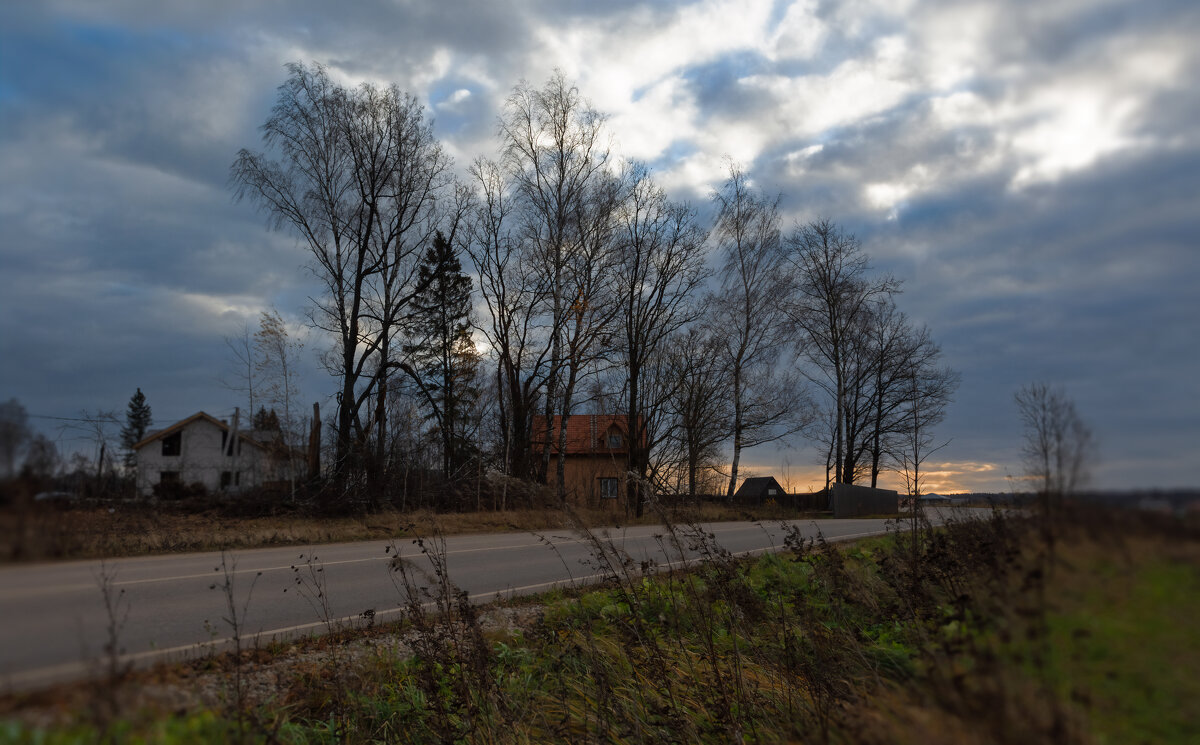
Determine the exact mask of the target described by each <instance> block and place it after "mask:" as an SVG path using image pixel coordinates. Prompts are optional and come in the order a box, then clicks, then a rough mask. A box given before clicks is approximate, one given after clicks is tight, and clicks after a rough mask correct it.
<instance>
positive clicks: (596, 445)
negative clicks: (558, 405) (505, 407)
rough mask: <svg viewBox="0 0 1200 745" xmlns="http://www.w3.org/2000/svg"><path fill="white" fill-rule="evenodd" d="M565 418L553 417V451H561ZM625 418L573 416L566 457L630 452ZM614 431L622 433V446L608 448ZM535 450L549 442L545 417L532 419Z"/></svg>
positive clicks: (613, 416)
mask: <svg viewBox="0 0 1200 745" xmlns="http://www.w3.org/2000/svg"><path fill="white" fill-rule="evenodd" d="M561 421H562V417H557V416H556V417H554V427H553V429H552V432H551V435H550V452H552V453H557V452H558V434H559V429H560V428H561V426H562V425H561V424H560V422H561ZM625 423H626V422H625V416H624V415H621V414H573V415H572V416H571V417H569V418H568V419H567V455H591V454H606V453H624V452H626V451H627V450H628V447H629V446H628V438H627V437H626V436H625ZM613 429H615V430H616V431H617V432H619V433H620V434H621V446H620V447H618V448H610V447H609V446H608V433H609V432H610V431H612V430H613ZM530 439H531V440H532V441H533V447H534V449H538V450H540V449H541V446H542V444H543V443H544V442H545V441H546V417H544V416H535V417H534V418H533V432H532V437H531V438H530Z"/></svg>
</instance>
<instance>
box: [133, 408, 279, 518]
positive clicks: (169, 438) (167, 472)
mask: <svg viewBox="0 0 1200 745" xmlns="http://www.w3.org/2000/svg"><path fill="white" fill-rule="evenodd" d="M256 434H260V433H253V432H239V433H238V435H237V437H233V429H232V428H231V427H230V426H229V425H228V424H226V423H225V422H223V421H221V420H219V419H216V418H214V417H212V416H209V415H208V414H205V413H204V412H203V411H200V412H197V413H195V414H193V415H191V416H190V417H188V418H187V419H184V420H182V421H179V422H176V423H175V424H172V425H171V426H170V427H167V428H166V429H161V430H158V431H157V432H152V433H150V434H149V435H147V436H146V437H145V438H144V439H143V440H142V441H141V442H138V443H137V444H135V445H134V446H133V450H134V452H135V453H136V457H137V490H138V494H140V495H142V496H146V497H148V496H152V495H153V494H154V487H155V486H157V485H158V484H161V483H179V484H184V485H190V484H195V483H200V484H203V485H204V486H205V488H207V489H208V490H209V491H211V492H216V491H238V490H240V489H245V488H249V487H255V486H260V485H262V484H265V483H268V482H278V481H286V480H287V478H288V462H287V455H286V450H285V449H283V448H281V447H279V446H274V445H271V444H269V441H268V440H267V439H266V438H264V437H256V436H255V435H256ZM231 440H234V441H233V442H231Z"/></svg>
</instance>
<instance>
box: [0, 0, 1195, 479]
mask: <svg viewBox="0 0 1200 745" xmlns="http://www.w3.org/2000/svg"><path fill="white" fill-rule="evenodd" d="M1197 38H1200V4H1197V3H1196V2H1194V0H1141V1H1139V2H1128V0H1030V1H1026V0H1009V1H1006V2H960V1H952V0H930V1H928V2H925V1H923V0H845V1H844V2H836V1H831V2H818V1H810V0H798V1H797V2H788V1H787V0H779V1H778V2H756V1H754V0H736V1H730V2H723V1H720V0H714V1H711V2H707V1H704V2H667V1H659V2H644V3H636V2H623V1H615V2H603V3H589V2H584V1H583V0H577V1H575V2H537V1H535V0H518V1H516V2H505V3H498V2H486V1H483V0H480V1H479V2H465V1H457V0H439V2H431V1H429V0H416V1H413V2H406V1H403V0H392V1H384V0H375V1H371V2H354V3H336V4H335V3H328V2H321V1H319V0H310V1H308V2H303V1H301V2H286V3H285V2H282V1H279V0H276V1H270V0H263V1H262V2H254V3H245V2H241V1H240V0H207V1H206V2H193V1H192V0H187V1H180V2H169V1H165V0H41V1H40V2H7V3H3V4H2V5H0V400H8V399H9V398H12V397H15V398H17V399H19V400H20V402H21V403H22V404H23V405H24V406H25V408H26V410H27V411H28V412H29V413H30V415H31V416H33V417H34V418H33V419H32V422H33V423H34V424H35V425H36V426H37V427H38V428H39V429H40V430H41V431H43V432H45V433H46V434H48V435H50V436H52V437H55V438H58V439H59V442H60V448H61V449H63V450H70V449H73V448H77V447H84V446H85V445H86V437H84V436H83V434H82V433H81V432H79V431H78V430H73V429H69V428H68V429H64V428H63V427H64V425H66V426H68V427H69V426H70V425H72V424H73V423H72V422H68V421H64V419H70V418H79V417H80V414H81V412H84V411H88V412H95V411H100V410H116V411H117V412H118V413H121V412H123V411H124V408H125V405H126V403H127V402H128V400H129V397H130V396H131V395H132V393H133V392H134V390H135V389H136V388H138V387H140V388H141V389H142V391H143V392H144V393H145V394H146V396H147V400H148V402H149V403H150V405H151V406H152V408H153V411H154V416H155V421H156V423H157V424H159V425H165V424H169V423H171V422H172V421H175V420H177V419H180V418H183V417H185V416H188V415H190V414H192V413H194V412H196V411H198V410H205V411H208V412H209V413H212V414H214V415H218V416H228V415H230V414H232V411H233V407H234V406H236V405H237V404H238V403H239V397H238V395H237V394H234V393H232V392H231V391H230V390H229V389H228V388H227V387H226V386H225V385H223V383H222V379H223V377H225V378H227V377H228V374H229V357H230V356H229V353H228V350H227V347H226V344H225V338H226V337H230V336H234V335H237V334H239V333H241V331H242V329H243V328H244V327H245V326H246V325H247V324H250V325H251V326H252V327H253V326H255V325H256V324H257V319H258V317H259V314H260V312H262V311H263V310H264V309H269V308H275V309H278V311H279V312H280V313H281V314H282V315H283V316H284V318H285V319H287V321H288V323H289V324H290V327H291V329H292V332H293V334H294V335H295V336H296V338H299V339H302V340H304V341H305V343H306V347H305V352H304V357H303V359H304V365H305V371H304V373H305V374H304V379H303V380H304V382H303V392H302V393H303V395H302V397H303V398H304V399H305V400H310V399H311V400H314V401H320V402H321V403H322V404H323V408H325V407H328V406H329V405H330V404H331V399H330V398H329V397H330V395H331V394H332V393H333V391H334V390H335V388H336V386H335V385H334V382H333V380H332V379H330V378H329V377H328V375H327V374H326V373H324V372H323V371H321V369H320V368H319V366H318V364H317V357H318V355H319V353H320V352H321V351H323V350H324V349H325V348H327V347H328V341H327V340H326V339H323V338H322V337H321V336H319V335H318V334H317V333H315V332H313V331H311V330H310V329H308V328H307V326H306V315H305V313H306V309H307V307H308V298H309V297H310V295H312V293H314V292H316V286H315V284H314V282H313V280H312V277H311V275H310V274H309V273H308V272H307V270H306V268H305V267H306V263H307V260H306V254H305V251H304V250H303V248H302V247H300V246H299V245H298V244H297V242H296V240H295V238H294V237H293V236H292V235H291V234H288V233H286V232H273V231H270V230H268V226H267V224H266V221H265V219H264V218H263V216H262V215H260V214H258V213H257V212H255V210H254V207H253V205H251V204H249V203H247V202H242V203H238V202H236V201H234V200H233V198H232V192H231V190H230V188H229V180H228V174H229V166H230V164H231V163H232V161H233V159H234V157H235V155H236V153H237V151H238V150H239V149H240V148H243V147H249V148H252V149H258V148H259V147H260V133H259V130H258V128H259V126H260V125H261V124H262V122H263V121H264V120H265V119H266V116H267V113H268V111H269V109H270V107H271V105H272V104H273V103H274V100H275V90H276V88H277V86H279V85H280V84H281V83H282V82H283V80H284V78H285V76H286V71H285V69H284V66H285V65H286V64H287V63H289V62H306V63H311V62H319V63H321V64H323V65H326V66H327V67H328V68H329V70H330V72H331V75H333V76H334V77H335V78H336V79H338V80H340V81H343V82H345V83H348V84H357V83H360V82H372V83H377V84H388V83H393V82H394V83H396V84H397V85H398V86H400V88H401V89H403V90H406V91H408V92H410V93H412V94H413V95H415V96H417V97H418V98H419V99H420V100H421V101H422V102H423V103H424V105H425V106H426V107H427V110H428V113H429V115H430V116H431V117H432V118H433V119H434V121H435V132H436V133H437V135H438V136H439V137H440V138H441V141H442V142H443V144H444V146H445V147H446V150H447V152H449V153H450V154H451V155H452V156H453V157H454V159H455V166H456V168H457V169H458V170H459V172H462V173H465V170H466V167H467V166H468V165H469V163H470V162H471V160H472V159H474V158H475V157H477V156H480V155H484V156H494V154H495V153H496V137H495V134H496V121H497V117H498V115H499V114H500V113H501V110H502V107H503V103H504V100H505V98H506V97H507V96H508V94H509V92H510V91H511V90H512V87H513V86H514V85H515V84H517V83H518V81H520V80H522V79H525V80H528V81H529V82H530V83H531V84H532V85H534V86H535V87H536V86H540V85H541V84H542V83H543V82H544V81H545V80H546V79H547V78H548V76H549V75H550V74H551V72H552V71H553V70H554V69H556V68H557V69H560V70H562V71H563V72H564V73H565V74H566V76H567V77H568V78H569V79H571V80H574V81H575V83H576V84H577V85H578V87H579V89H580V91H581V93H582V94H583V95H584V97H586V98H587V99H588V100H590V101H591V103H592V105H593V106H594V107H595V108H596V109H598V110H599V111H601V112H604V113H605V114H607V115H608V122H607V124H608V128H609V132H610V133H611V135H612V137H613V141H614V145H615V148H616V150H617V151H618V152H619V153H620V154H621V155H622V156H623V157H627V158H635V159H638V160H641V161H644V162H646V163H648V164H649V165H650V166H651V167H652V168H653V170H654V174H655V176H656V179H657V180H658V181H659V183H661V184H662V185H663V186H664V187H665V188H666V189H667V191H668V193H669V194H670V196H671V197H672V198H674V199H678V200H687V201H690V202H691V203H692V204H693V205H695V206H696V207H697V208H698V209H700V210H701V211H704V212H706V213H707V211H710V204H711V203H710V196H711V193H712V190H713V189H714V188H716V187H718V186H719V185H720V184H721V182H722V180H723V179H724V177H725V175H726V173H727V168H728V165H727V164H728V162H729V161H730V159H732V160H733V161H735V162H737V163H739V164H740V165H741V167H742V168H743V169H744V170H745V171H746V173H747V174H748V175H749V177H750V178H751V179H752V181H753V183H754V184H755V185H756V186H758V187H759V188H761V189H763V190H764V191H765V192H767V193H771V194H774V193H778V194H780V195H781V196H782V212H783V215H784V229H785V231H790V230H791V228H792V226H793V225H795V224H797V223H802V222H805V221H807V220H811V219H813V218H816V217H826V218H829V219H831V220H834V221H836V222H837V223H839V225H841V226H842V227H844V228H845V229H847V230H848V231H850V232H853V233H854V234H855V235H857V237H858V238H859V239H860V240H861V241H862V244H863V247H864V249H865V250H866V252H867V253H868V254H869V255H870V256H871V258H872V261H873V265H874V267H875V268H876V269H877V270H878V271H880V272H890V273H892V274H894V275H895V276H896V277H897V278H898V279H900V280H902V281H903V283H904V284H903V288H904V292H903V294H902V295H901V296H900V298H899V300H898V302H899V304H900V307H901V309H902V310H904V311H905V312H906V313H907V314H908V315H909V316H910V318H912V319H913V320H914V321H915V322H916V323H918V324H926V325H928V326H929V328H930V329H931V331H932V333H933V336H934V338H935V339H936V340H937V341H938V342H939V343H940V344H941V347H942V350H943V357H944V360H945V362H946V363H947V364H949V365H950V366H952V367H954V368H955V369H957V370H958V371H959V372H960V373H961V375H962V383H961V386H960V388H959V390H958V392H957V395H956V397H955V402H954V403H953V405H952V406H951V407H950V409H949V410H948V412H947V417H946V419H945V421H944V422H943V423H942V424H941V425H940V427H939V429H938V434H939V436H940V437H941V438H942V439H944V440H946V441H948V444H947V445H946V447H945V448H943V449H942V450H940V451H939V452H938V453H936V454H935V455H934V456H933V458H932V459H931V461H930V464H929V473H930V477H931V478H930V482H929V484H928V487H927V488H928V490H932V491H943V492H952V491H1010V490H1013V489H1017V488H1021V486H1020V479H1021V477H1022V475H1023V473H1024V469H1023V467H1022V465H1021V459H1020V453H1019V448H1020V444H1021V426H1020V422H1019V420H1018V417H1017V413H1016V409H1015V406H1014V405H1013V394H1014V392H1015V391H1016V390H1017V389H1018V388H1020V387H1021V386H1022V385H1025V384H1027V383H1030V382H1034V381H1040V382H1045V383H1049V384H1052V385H1056V386H1061V387H1062V388H1063V390H1065V392H1066V393H1067V395H1068V396H1070V397H1071V398H1072V399H1073V400H1074V401H1075V404H1076V406H1077V408H1078V410H1079V412H1080V414H1081V415H1082V416H1083V418H1084V419H1085V420H1086V421H1087V422H1088V424H1089V425H1090V426H1091V429H1092V430H1093V432H1094V434H1095V438H1096V443H1097V448H1096V452H1095V456H1094V459H1093V467H1092V469H1091V473H1092V482H1091V483H1092V485H1093V486H1095V487H1097V488H1102V489H1128V488H1148V487H1160V488H1172V487H1186V486H1195V485H1196V483H1197V479H1196V475H1195V468H1196V466H1197V465H1198V462H1197V461H1198V459H1197V457H1196V455H1197V443H1198V441H1200V348H1198V345H1197V341H1200V338H1198V337H1200V334H1198V333H1197V329H1198V326H1200V245H1198V242H1200V126H1198V123H1200V44H1197V43H1196V41H1195V40H1196V39H1197ZM53 417H60V418H61V419H55V418H53ZM821 460H822V458H821V456H820V455H819V454H817V452H816V451H815V450H814V449H813V448H812V447H811V446H810V445H808V444H807V443H805V442H804V441H800V440H797V441H794V442H789V443H785V444H783V445H778V446H777V445H765V446H761V447H759V448H757V449H755V450H753V451H750V452H748V453H746V454H745V456H744V466H743V467H744V468H746V466H748V472H747V475H777V476H780V477H781V478H783V479H786V480H787V481H788V482H789V484H788V485H790V486H792V487H793V488H797V489H799V488H806V487H809V486H819V485H821V483H822V481H821V480H822V478H823V476H822V475H821V472H820V471H818V470H817V469H816V468H815V465H816V463H817V462H819V461H821Z"/></svg>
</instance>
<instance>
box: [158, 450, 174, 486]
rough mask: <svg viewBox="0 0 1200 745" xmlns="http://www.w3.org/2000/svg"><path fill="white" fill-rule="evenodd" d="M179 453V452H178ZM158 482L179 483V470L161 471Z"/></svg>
mask: <svg viewBox="0 0 1200 745" xmlns="http://www.w3.org/2000/svg"><path fill="white" fill-rule="evenodd" d="M176 455H178V453H176ZM158 483H160V484H178V483H179V471H159V472H158Z"/></svg>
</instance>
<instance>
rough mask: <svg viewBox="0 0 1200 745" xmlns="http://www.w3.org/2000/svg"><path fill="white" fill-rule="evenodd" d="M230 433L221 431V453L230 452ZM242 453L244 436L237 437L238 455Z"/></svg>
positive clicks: (226, 453)
mask: <svg viewBox="0 0 1200 745" xmlns="http://www.w3.org/2000/svg"><path fill="white" fill-rule="evenodd" d="M228 446H229V433H228V432H222V433H221V455H228V454H229V447H228ZM241 454H242V438H240V437H239V438H237V455H241Z"/></svg>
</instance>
